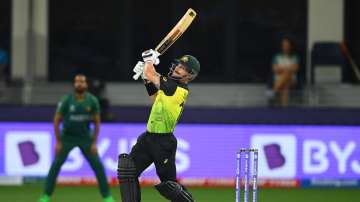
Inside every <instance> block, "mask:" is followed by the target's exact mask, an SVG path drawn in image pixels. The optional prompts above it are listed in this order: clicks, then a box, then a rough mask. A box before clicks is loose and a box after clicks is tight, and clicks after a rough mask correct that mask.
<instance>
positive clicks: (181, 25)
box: [133, 8, 197, 80]
mask: <svg viewBox="0 0 360 202" xmlns="http://www.w3.org/2000/svg"><path fill="white" fill-rule="evenodd" d="M196 15H197V14H196V12H195V11H194V10H193V9H192V8H189V9H188V10H187V11H186V13H185V15H184V16H183V17H182V18H181V19H180V20H179V22H178V23H177V24H176V25H175V26H174V27H173V28H172V30H171V31H170V32H169V33H168V34H167V35H166V36H165V38H164V39H163V40H161V42H160V43H159V44H158V45H157V46H156V48H155V50H156V51H157V52H158V53H159V54H160V55H163V54H164V53H165V52H166V50H167V49H168V48H169V47H170V46H171V45H172V44H173V43H174V42H175V41H176V40H177V39H178V38H179V37H180V36H181V35H182V34H183V33H184V32H185V31H186V30H187V28H188V27H189V26H190V24H191V23H192V21H193V20H194V19H195V17H196ZM140 75H141V73H138V74H135V75H134V76H133V79H134V80H137V79H138V78H139V77H140Z"/></svg>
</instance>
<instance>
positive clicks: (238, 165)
mask: <svg viewBox="0 0 360 202" xmlns="http://www.w3.org/2000/svg"><path fill="white" fill-rule="evenodd" d="M251 153H253V171H252V181H253V197H252V201H253V202H256V201H257V177H258V150H257V149H240V151H239V152H237V154H236V188H235V189H236V196H235V202H240V201H241V160H242V157H243V156H244V164H245V165H244V202H248V201H249V185H250V179H249V178H250V162H251V160H250V156H251Z"/></svg>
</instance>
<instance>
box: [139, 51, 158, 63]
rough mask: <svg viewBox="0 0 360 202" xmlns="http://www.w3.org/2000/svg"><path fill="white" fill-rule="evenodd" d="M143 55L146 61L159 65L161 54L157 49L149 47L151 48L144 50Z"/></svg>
mask: <svg viewBox="0 0 360 202" xmlns="http://www.w3.org/2000/svg"><path fill="white" fill-rule="evenodd" d="M141 56H142V58H143V60H144V62H150V63H152V64H154V65H158V64H159V63H160V60H159V58H158V57H159V56H160V53H158V52H157V51H155V50H153V49H149V50H146V51H144V52H142V54H141Z"/></svg>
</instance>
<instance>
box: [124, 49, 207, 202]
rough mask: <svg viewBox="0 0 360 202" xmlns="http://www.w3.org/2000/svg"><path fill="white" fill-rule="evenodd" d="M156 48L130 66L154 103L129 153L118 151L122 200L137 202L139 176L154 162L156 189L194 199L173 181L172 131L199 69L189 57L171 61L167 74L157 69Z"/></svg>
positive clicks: (177, 198)
mask: <svg viewBox="0 0 360 202" xmlns="http://www.w3.org/2000/svg"><path fill="white" fill-rule="evenodd" d="M159 55H160V54H159V53H158V52H157V51H155V50H152V49H150V50H147V51H145V52H143V53H142V57H143V60H144V62H141V61H139V62H138V63H137V65H136V66H135V68H134V69H133V70H134V72H135V74H141V77H142V79H143V80H144V83H145V88H146V90H147V92H148V94H149V97H150V99H151V100H152V102H153V105H152V108H151V112H150V117H149V119H148V122H147V127H146V132H144V133H142V134H141V135H140V136H139V137H138V139H137V142H136V144H135V145H134V146H133V148H132V149H131V152H130V154H120V155H119V159H118V160H119V161H118V180H119V183H120V192H121V198H122V202H140V201H141V192H140V185H139V181H138V177H139V176H140V175H141V173H142V172H143V171H144V170H145V169H146V168H147V167H148V166H150V164H151V163H154V164H155V168H156V173H157V175H158V176H159V178H160V181H161V183H159V184H157V185H155V188H156V189H157V190H158V191H159V193H160V194H161V195H162V196H163V197H165V198H166V199H168V200H170V201H172V202H193V201H194V199H193V197H192V195H191V194H190V193H189V192H188V191H187V189H186V188H185V187H184V186H183V185H181V184H179V183H178V182H177V181H176V165H175V154H176V148H177V140H176V138H175V136H174V134H173V132H174V129H175V127H176V123H177V121H178V120H179V118H180V116H181V113H182V111H183V108H184V104H185V102H186V99H187V96H188V93H189V89H188V86H187V84H188V83H189V82H191V81H192V80H194V79H195V78H196V76H197V75H198V74H199V72H200V63H199V61H198V60H197V59H196V58H195V57H193V56H191V55H184V56H183V57H181V58H179V59H176V60H174V63H173V64H172V65H171V67H170V72H169V73H168V76H162V75H160V74H159V73H158V72H156V70H155V67H154V65H157V64H159V59H158V56H159Z"/></svg>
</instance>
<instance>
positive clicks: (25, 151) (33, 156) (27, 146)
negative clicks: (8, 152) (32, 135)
mask: <svg viewBox="0 0 360 202" xmlns="http://www.w3.org/2000/svg"><path fill="white" fill-rule="evenodd" d="M18 147H19V152H20V156H21V160H22V163H23V165H24V166H30V165H34V164H36V163H37V162H38V161H39V154H38V153H37V152H36V149H35V145H34V143H33V142H31V141H24V142H20V143H19V144H18Z"/></svg>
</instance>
